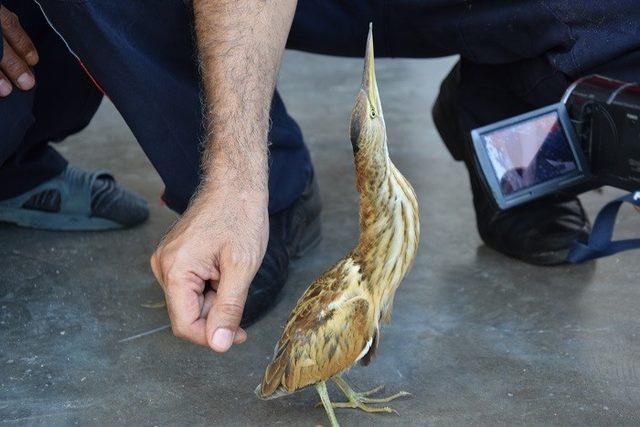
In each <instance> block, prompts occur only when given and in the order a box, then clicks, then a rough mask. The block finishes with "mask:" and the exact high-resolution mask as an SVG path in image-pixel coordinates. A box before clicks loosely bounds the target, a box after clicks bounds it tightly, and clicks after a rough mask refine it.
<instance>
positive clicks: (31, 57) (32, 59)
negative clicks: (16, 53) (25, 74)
mask: <svg viewBox="0 0 640 427" xmlns="http://www.w3.org/2000/svg"><path fill="white" fill-rule="evenodd" d="M25 59H26V60H27V62H28V63H29V65H35V64H37V63H38V59H40V58H39V57H38V54H37V53H36V52H29V53H27V56H25Z"/></svg>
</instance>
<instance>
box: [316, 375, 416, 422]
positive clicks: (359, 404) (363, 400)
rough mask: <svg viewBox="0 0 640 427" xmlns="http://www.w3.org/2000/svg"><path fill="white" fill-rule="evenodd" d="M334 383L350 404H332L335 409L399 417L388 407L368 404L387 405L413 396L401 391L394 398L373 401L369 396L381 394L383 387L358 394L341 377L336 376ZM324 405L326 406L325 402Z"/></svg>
mask: <svg viewBox="0 0 640 427" xmlns="http://www.w3.org/2000/svg"><path fill="white" fill-rule="evenodd" d="M333 381H334V382H335V383H336V385H337V386H338V388H340V390H342V393H344V395H345V396H346V397H347V399H349V401H348V402H337V403H332V404H331V405H332V406H333V407H334V408H357V409H360V410H362V411H365V412H387V413H392V414H396V415H397V414H398V411H396V410H395V409H393V408H389V407H387V406H384V407H376V406H369V405H367V404H368V403H386V402H391V401H392V400H395V399H398V398H399V397H403V396H411V393H407V392H406V391H401V392H399V393H396V394H394V395H393V396H389V397H386V398H381V399H373V398H370V397H368V396H370V395H372V394H374V393H377V392H379V391H380V390H381V389H382V386H380V387H376V388H374V389H372V390H369V391H365V392H361V393H358V392H356V391H354V390H353V389H352V388H351V387H350V386H349V384H347V382H346V381H345V380H344V379H343V378H342V377H341V376H340V375H336V376H335V377H333ZM322 403H323V404H324V402H322Z"/></svg>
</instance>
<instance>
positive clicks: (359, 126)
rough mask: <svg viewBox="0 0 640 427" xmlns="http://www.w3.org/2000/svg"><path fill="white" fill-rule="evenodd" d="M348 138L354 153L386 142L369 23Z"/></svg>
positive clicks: (382, 145)
mask: <svg viewBox="0 0 640 427" xmlns="http://www.w3.org/2000/svg"><path fill="white" fill-rule="evenodd" d="M350 138H351V145H352V146H353V152H354V153H356V154H357V153H358V152H359V151H360V150H364V149H367V150H368V149H376V148H382V147H384V146H385V144H386V138H387V137H386V129H385V124H384V117H383V116H382V105H381V104H380V94H379V93H378V84H377V82H376V70H375V64H374V58H373V33H372V25H371V24H369V35H368V37H367V50H366V52H365V56H364V73H363V75H362V86H361V87H360V91H358V95H357V96H356V101H355V105H354V106H353V110H352V112H351V126H350Z"/></svg>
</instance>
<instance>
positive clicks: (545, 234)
mask: <svg viewBox="0 0 640 427" xmlns="http://www.w3.org/2000/svg"><path fill="white" fill-rule="evenodd" d="M459 84H460V64H457V65H456V66H455V67H454V68H453V70H452V71H451V72H450V73H449V75H448V76H447V77H446V78H445V79H444V81H443V82H442V85H441V86H440V93H439V95H438V98H437V100H436V102H435V104H434V106H433V110H432V115H433V120H434V123H435V125H436V128H437V129H438V133H439V134H440V136H441V138H442V139H443V140H444V142H445V144H446V145H447V148H449V151H450V152H451V154H452V155H453V156H454V157H455V158H456V159H458V160H460V159H463V160H464V161H465V164H466V165H467V170H468V171H469V177H470V181H471V188H472V191H473V204H474V208H475V211H476V221H477V225H478V232H479V234H480V237H481V238H482V240H483V241H484V243H485V244H486V245H487V246H489V247H491V248H493V249H495V250H496V251H498V252H501V253H503V254H506V255H509V256H511V257H514V258H517V259H520V260H522V261H525V262H528V263H531V264H536V265H558V264H563V263H565V262H566V259H567V255H568V253H569V249H570V247H571V245H572V243H573V242H574V241H575V240H576V239H583V240H584V239H586V237H587V236H588V234H589V231H590V225H589V220H588V219H587V216H586V213H585V211H584V209H583V207H582V205H581V203H580V201H579V200H578V198H577V197H568V196H562V195H557V196H555V195H554V196H551V197H547V198H544V199H540V200H536V201H534V202H531V203H527V204H525V205H522V206H519V207H516V208H512V209H509V210H506V211H501V210H500V209H498V207H497V206H496V205H495V204H494V202H493V200H492V196H491V194H490V193H489V191H488V190H487V188H486V187H485V185H484V184H483V182H482V181H481V179H482V178H481V177H480V176H478V168H477V167H476V159H475V155H474V154H473V151H472V142H471V137H470V130H471V128H472V127H476V126H478V125H481V123H473V119H471V114H465V113H466V112H465V111H463V110H462V109H461V108H460V106H459V103H458V86H459ZM467 89H468V88H466V87H465V90H467ZM480 96H483V95H480ZM485 99H488V101H487V102H492V99H491V98H485ZM494 101H495V100H494ZM514 114H517V112H514ZM463 115H464V117H463ZM502 118H504V117H496V118H495V121H497V120H500V119H502ZM482 124H484V123H482Z"/></svg>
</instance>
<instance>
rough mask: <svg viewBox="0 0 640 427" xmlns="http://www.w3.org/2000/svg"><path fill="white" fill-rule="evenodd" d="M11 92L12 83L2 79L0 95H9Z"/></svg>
mask: <svg viewBox="0 0 640 427" xmlns="http://www.w3.org/2000/svg"><path fill="white" fill-rule="evenodd" d="M10 93H11V85H10V84H9V82H8V81H6V80H4V79H2V80H0V96H7V95H9V94H10Z"/></svg>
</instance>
